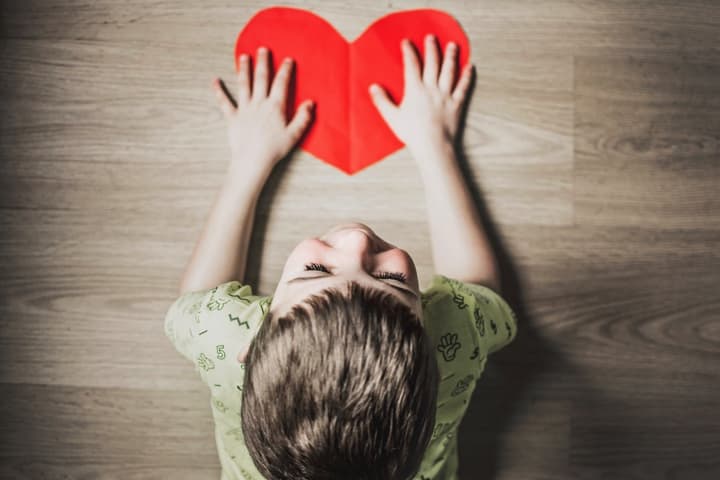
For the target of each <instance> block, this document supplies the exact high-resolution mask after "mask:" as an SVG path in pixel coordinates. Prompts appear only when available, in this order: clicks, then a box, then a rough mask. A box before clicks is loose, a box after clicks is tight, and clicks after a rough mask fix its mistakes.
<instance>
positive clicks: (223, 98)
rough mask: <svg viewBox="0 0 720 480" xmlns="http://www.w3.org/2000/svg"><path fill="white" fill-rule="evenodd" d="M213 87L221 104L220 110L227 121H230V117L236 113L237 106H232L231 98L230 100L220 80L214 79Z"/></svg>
mask: <svg viewBox="0 0 720 480" xmlns="http://www.w3.org/2000/svg"><path fill="white" fill-rule="evenodd" d="M212 87H213V90H215V96H216V97H217V99H218V101H219V102H220V110H222V112H223V115H225V118H226V119H230V116H231V115H232V114H233V113H234V112H235V106H234V105H233V104H232V102H231V101H230V98H228V96H227V94H226V93H225V90H224V89H223V88H222V85H221V84H220V79H219V78H215V79H213V82H212Z"/></svg>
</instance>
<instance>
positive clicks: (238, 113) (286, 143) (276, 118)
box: [212, 47, 313, 174]
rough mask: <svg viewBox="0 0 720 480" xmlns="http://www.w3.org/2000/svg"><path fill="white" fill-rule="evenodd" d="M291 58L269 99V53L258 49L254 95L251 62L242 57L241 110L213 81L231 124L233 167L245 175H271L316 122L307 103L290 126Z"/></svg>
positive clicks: (238, 95) (281, 71)
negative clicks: (309, 126) (287, 112)
mask: <svg viewBox="0 0 720 480" xmlns="http://www.w3.org/2000/svg"><path fill="white" fill-rule="evenodd" d="M289 60H290V59H289V58H285V61H284V62H283V63H282V64H281V66H280V67H279V68H278V72H277V74H276V75H275V78H274V81H273V82H272V86H271V87H270V94H269V96H268V83H269V82H268V77H269V65H268V63H269V62H268V51H267V49H264V48H263V47H260V48H259V49H258V61H257V65H256V66H255V74H254V81H253V84H252V92H251V79H250V67H249V58H248V55H247V54H243V55H241V57H240V67H239V72H238V92H237V107H235V106H234V105H233V103H232V100H231V98H230V97H229V95H227V94H226V93H225V91H224V90H223V88H222V86H221V85H220V79H219V78H215V79H213V82H212V85H213V88H214V89H215V93H216V94H217V97H218V99H219V100H220V108H221V109H222V111H223V114H224V115H225V118H226V120H227V121H228V140H229V142H230V149H231V152H232V159H231V167H232V168H238V167H239V169H240V170H241V171H243V172H245V173H251V174H252V173H258V174H269V173H270V172H271V171H272V169H273V167H274V166H275V164H277V163H278V162H279V161H280V160H281V159H282V158H283V157H285V155H287V154H288V152H289V151H290V150H292V148H293V147H294V146H295V144H296V143H297V141H298V140H299V139H300V137H301V136H302V134H303V132H304V131H305V129H306V128H307V126H308V125H309V124H310V120H311V118H312V115H311V110H312V103H313V102H312V101H311V100H306V101H305V102H303V103H302V104H301V105H300V106H299V107H298V109H297V111H296V112H295V116H294V117H293V119H292V120H291V121H290V123H289V124H287V125H286V121H285V108H286V103H287V90H288V83H289V81H290V73H291V70H292V62H291V61H289Z"/></svg>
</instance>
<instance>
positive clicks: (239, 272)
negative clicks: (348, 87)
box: [180, 47, 312, 295]
mask: <svg viewBox="0 0 720 480" xmlns="http://www.w3.org/2000/svg"><path fill="white" fill-rule="evenodd" d="M268 60H269V59H268V51H267V49H264V48H263V47H261V48H259V49H258V62H257V65H256V68H255V75H254V76H255V81H254V82H252V83H251V77H250V62H249V56H247V55H241V56H240V65H239V68H238V91H237V101H236V103H237V107H236V106H235V104H234V103H233V101H232V100H231V98H230V97H229V95H228V94H226V93H225V90H224V89H223V88H222V86H221V85H220V82H219V81H218V80H217V79H213V83H212V85H213V88H214V89H215V92H216V94H217V96H218V99H219V100H220V107H221V109H222V111H223V113H224V115H225V119H226V120H227V121H228V139H229V141H230V150H231V152H232V156H231V161H230V166H229V168H228V173H227V176H226V177H225V181H224V182H223V185H222V187H221V189H220V192H219V193H218V196H217V199H216V200H215V203H214V205H213V207H212V210H211V211H210V215H209V216H208V219H207V221H206V222H205V227H204V229H203V231H202V233H201V234H200V239H199V240H198V242H197V244H196V245H195V249H194V251H193V254H192V257H191V258H190V262H189V263H188V266H187V268H186V269H185V273H184V274H183V277H182V279H181V280H180V294H181V295H182V294H183V293H186V292H193V291H198V290H206V289H209V288H213V287H215V286H217V285H220V284H222V283H225V282H229V281H231V280H237V281H239V282H241V283H243V279H244V276H245V263H246V259H247V250H248V246H249V245H248V244H249V242H250V233H251V231H252V230H251V229H252V226H253V222H254V217H255V205H256V203H257V199H258V196H259V195H260V192H261V190H262V187H263V185H264V184H265V181H266V180H267V178H268V176H269V175H270V173H271V172H272V169H273V168H274V166H275V165H276V164H277V163H278V162H279V161H280V160H281V159H282V158H283V157H285V156H286V155H287V154H288V153H289V152H290V150H292V149H293V148H294V146H295V144H296V143H297V141H298V140H299V139H300V137H301V136H302V134H303V133H304V131H305V129H306V128H307V127H308V125H309V124H310V119H311V114H310V108H311V106H312V103H311V102H309V101H305V102H303V104H301V105H300V107H298V109H297V111H296V112H295V115H294V117H293V119H292V120H291V121H290V123H289V124H288V123H287V122H286V120H285V109H286V103H287V90H288V84H289V81H290V72H291V68H292V63H291V62H289V61H288V60H289V59H286V60H285V62H283V64H282V66H281V67H280V68H279V69H278V71H277V74H276V75H275V79H274V80H273V82H272V85H269V66H268ZM251 85H252V91H251ZM268 88H270V92H269V94H268Z"/></svg>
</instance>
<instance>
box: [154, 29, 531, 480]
mask: <svg viewBox="0 0 720 480" xmlns="http://www.w3.org/2000/svg"><path fill="white" fill-rule="evenodd" d="M425 41H426V48H425V52H426V53H425V62H424V64H425V65H424V69H422V71H421V68H420V65H419V61H418V58H417V56H416V53H415V51H414V49H413V47H412V45H410V43H409V42H407V41H403V42H402V45H401V48H402V51H403V64H404V82H405V94H404V98H403V101H402V103H401V104H400V105H399V106H395V105H393V104H392V103H391V102H390V100H389V99H388V97H387V95H386V94H385V93H384V92H383V91H382V90H381V89H379V88H371V89H370V95H371V96H372V99H373V102H374V104H375V105H376V107H377V108H378V111H379V112H380V114H381V115H382V117H383V118H384V119H385V121H386V122H387V123H388V125H389V127H390V128H391V129H392V130H393V131H394V132H395V134H396V135H397V136H398V138H400V139H401V140H403V142H404V143H405V144H406V145H407V147H408V148H409V149H410V151H411V153H412V155H413V157H414V158H415V159H416V160H417V163H418V166H419V169H420V171H421V173H422V178H423V180H424V184H425V191H426V198H427V205H428V211H429V225H430V229H431V241H432V249H433V257H434V261H435V271H436V274H435V275H434V276H433V279H432V282H431V284H430V286H429V287H428V288H427V289H426V290H425V291H423V292H421V291H420V288H419V282H418V276H417V271H416V269H415V264H414V262H413V260H412V258H411V257H410V256H409V255H408V254H407V252H405V251H404V250H402V249H399V248H397V247H395V246H394V245H390V244H388V243H387V242H385V241H384V240H382V239H381V238H380V237H379V236H378V235H377V234H376V233H375V232H373V230H372V229H370V228H369V227H368V226H367V225H364V224H362V223H351V224H347V225H340V226H337V227H335V228H333V229H331V230H330V231H329V232H327V233H326V234H325V235H323V236H321V237H320V238H309V239H306V240H304V241H302V242H301V243H300V244H299V245H298V246H297V247H296V248H295V250H294V251H293V252H292V253H291V254H290V256H289V258H288V260H287V262H286V264H285V267H284V270H283V273H282V276H281V279H280V281H279V283H278V285H277V289H276V290H275V292H274V294H273V295H270V296H259V295H253V292H252V289H251V287H250V286H249V285H246V284H243V283H242V282H241V281H240V280H236V279H238V278H239V279H242V278H243V276H244V265H245V254H246V250H247V243H248V238H249V229H250V227H251V226H252V222H253V212H254V206H255V202H256V200H257V195H258V192H259V190H260V188H262V184H263V182H264V181H265V179H266V178H267V175H268V174H269V172H270V171H271V170H272V168H273V166H274V165H275V164H276V163H277V161H278V160H279V159H280V158H282V157H283V156H285V155H286V154H287V152H288V151H289V150H290V149H291V148H292V146H293V145H294V144H295V142H296V141H297V140H298V139H299V138H300V136H301V134H302V132H303V131H304V129H305V128H306V126H307V124H308V121H309V118H310V110H309V109H306V107H305V106H302V107H301V108H300V109H298V113H297V114H296V116H295V117H294V118H293V120H292V121H291V122H290V124H289V125H287V126H286V125H285V120H284V116H283V114H282V112H283V111H284V102H285V99H286V96H285V95H286V90H287V81H288V78H289V70H290V66H289V64H287V63H285V64H283V66H282V67H281V68H280V69H279V70H278V74H277V76H276V79H275V81H274V83H273V84H272V89H271V91H270V94H269V96H268V95H267V88H268V82H267V77H268V66H267V50H266V49H260V50H259V52H258V58H259V61H258V64H257V66H256V70H255V75H254V76H255V86H254V89H253V93H252V94H251V91H250V90H251V89H250V78H249V67H248V61H247V58H245V59H242V60H241V66H240V69H239V89H238V100H237V103H238V107H237V109H236V108H235V107H234V106H233V105H232V103H231V102H230V100H229V99H228V98H227V96H226V95H224V94H223V92H222V90H221V88H220V86H219V84H218V83H217V82H216V83H215V87H216V91H217V92H218V96H219V98H220V100H221V105H222V109H223V111H224V112H225V115H226V117H227V118H228V120H229V125H230V130H229V136H230V145H231V149H232V153H233V155H232V161H231V163H230V168H229V171H228V176H227V178H228V180H227V181H226V182H225V184H224V185H223V188H222V189H221V191H220V193H219V195H218V198H217V201H216V204H215V205H214V207H213V210H212V212H211V214H210V216H209V218H208V221H207V224H206V226H205V229H204V231H203V233H202V235H201V238H200V240H199V242H198V244H197V245H196V247H195V251H194V253H193V257H192V259H191V261H190V264H189V265H188V268H187V270H186V272H185V275H184V277H183V281H182V282H181V289H180V293H181V296H180V297H179V298H178V299H177V300H176V301H175V302H174V303H173V304H172V305H171V306H170V308H169V310H168V312H167V314H166V317H165V332H166V335H167V336H168V337H169V338H170V340H171V341H172V342H173V344H174V345H175V347H176V348H177V350H178V351H179V352H180V353H182V354H183V355H184V356H185V357H186V358H187V359H188V360H190V361H192V362H193V363H194V365H195V368H196V370H197V371H198V372H199V374H200V376H201V377H202V379H203V380H204V381H205V382H206V383H207V385H208V386H209V388H210V393H211V409H212V413H213V417H214V420H215V439H216V443H217V448H218V454H219V457H220V462H221V465H222V477H221V478H222V479H223V480H227V479H262V478H266V479H293V480H298V479H308V480H319V479H323V480H324V479H342V480H347V479H368V480H370V479H373V480H375V479H382V480H406V479H408V480H409V479H417V480H420V479H455V478H457V469H458V455H457V453H458V452H457V431H458V426H459V424H460V421H461V419H462V417H463V415H464V413H465V410H466V408H467V406H468V402H469V399H470V397H471V395H472V392H473V390H474V389H475V385H476V382H477V380H478V378H479V377H480V375H481V373H482V371H483V369H484V367H485V364H486V361H487V357H488V355H489V354H491V353H493V352H495V351H497V350H499V349H500V348H502V347H503V346H505V345H506V344H508V343H509V342H511V341H512V340H513V339H514V338H515V335H516V332H517V322H516V318H515V314H514V312H513V311H512V309H511V308H510V306H509V305H508V304H507V303H506V302H505V301H504V300H503V299H502V297H500V295H499V293H498V292H499V291H500V282H499V271H498V268H497V263H496V261H495V258H494V257H493V254H492V251H491V248H490V246H489V243H488V241H487V237H486V235H485V232H484V231H483V229H482V227H481V224H480V222H479V219H478V218H477V213H476V211H475V209H474V208H473V205H472V201H471V198H470V196H469V194H468V192H467V189H466V187H465V185H464V183H463V179H462V176H461V174H460V171H459V169H458V168H457V164H456V157H455V154H454V145H455V137H456V132H457V128H458V120H459V117H460V114H459V112H460V107H461V104H462V102H463V101H464V100H465V96H466V93H467V90H468V85H469V84H470V76H471V69H470V68H469V67H470V65H467V66H466V67H465V69H464V70H463V73H462V75H461V76H460V79H459V80H458V84H457V86H456V88H455V89H454V90H453V89H452V85H453V83H454V67H455V64H454V62H455V54H456V53H457V51H456V50H457V48H456V47H455V46H454V45H453V44H452V43H449V44H448V47H447V50H446V54H445V59H444V62H443V64H442V70H441V71H440V72H438V71H439V61H438V51H437V45H436V43H435V38H434V37H432V36H428V37H426V40H425ZM438 76H439V78H438ZM251 95H252V96H251ZM306 105H307V104H306ZM228 217H229V218H231V219H232V220H233V221H230V222H228V221H227V218H228ZM234 220H237V221H234ZM311 270H312V271H317V272H310V271H311Z"/></svg>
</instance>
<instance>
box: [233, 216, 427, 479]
mask: <svg viewBox="0 0 720 480" xmlns="http://www.w3.org/2000/svg"><path fill="white" fill-rule="evenodd" d="M356 225H357V224H356ZM362 227H363V228H362V231H366V230H365V229H366V228H367V227H365V226H364V225H363V226H362ZM352 228H357V227H356V226H353V227H352ZM368 230H369V229H368ZM353 232H355V233H353ZM358 232H359V231H358V230H347V229H344V230H342V231H340V230H335V234H328V235H327V236H326V237H324V240H325V241H327V242H328V244H329V245H327V244H326V243H325V242H323V241H319V240H316V239H311V240H310V245H306V246H303V244H301V245H299V246H298V248H296V250H295V252H293V254H292V255H291V256H290V258H289V260H288V264H287V265H286V271H285V272H284V274H283V280H281V283H282V281H284V280H287V279H292V278H295V276H297V273H299V272H297V273H296V274H295V276H291V275H290V274H291V270H289V269H288V267H290V268H292V267H293V265H295V263H294V262H296V261H300V260H302V261H301V262H300V263H303V262H305V261H306V262H314V263H318V264H322V265H326V264H327V267H328V270H330V272H333V273H334V275H335V276H338V277H340V281H333V280H336V279H333V280H331V281H330V282H327V281H326V280H325V279H323V280H318V281H317V282H309V283H310V284H311V285H312V284H315V285H317V287H315V285H312V286H313V287H315V288H313V290H312V291H309V289H308V290H304V291H303V292H302V293H296V292H291V291H288V290H286V291H285V294H286V295H287V297H286V298H284V299H282V301H280V302H278V304H275V302H274V300H273V307H272V308H271V309H270V311H269V313H268V314H267V316H266V318H265V320H264V321H263V323H262V325H261V326H260V329H259V330H258V332H257V334H256V336H255V338H254V339H253V341H252V343H251V344H250V348H249V350H248V354H247V362H246V372H245V384H244V387H243V392H242V396H243V398H242V429H243V435H244V438H245V443H246V445H247V448H248V451H249V452H250V455H251V456H252V458H253V461H254V462H255V465H256V466H257V468H258V470H259V471H260V473H262V474H263V476H264V477H265V478H268V479H337V478H342V479H350V480H353V479H358V480H360V479H368V480H369V479H373V480H375V479H388V480H390V479H392V480H404V479H409V478H411V477H412V476H413V475H415V474H416V473H417V471H418V470H419V467H420V462H421V460H422V458H423V455H424V453H425V450H426V448H427V445H428V443H429V441H430V438H431V435H432V430H433V426H434V424H435V411H436V406H437V389H438V384H439V378H438V377H439V373H438V367H437V363H436V360H435V354H434V352H433V350H432V345H431V342H430V340H429V338H428V336H427V333H426V332H425V329H424V328H423V325H422V310H420V314H419V315H418V313H417V311H416V309H415V308H414V307H415V305H414V304H415V302H414V301H409V300H408V297H406V296H404V295H403V294H401V293H400V292H398V291H396V290H395V289H394V288H391V287H390V288H387V287H388V286H389V285H390V284H396V285H398V286H399V285H402V283H401V282H399V281H395V280H392V279H389V280H388V279H381V280H380V279H378V280H377V282H387V283H385V284H384V286H385V287H386V288H382V287H383V285H380V286H378V285H377V284H376V282H375V280H376V279H373V278H372V277H370V276H369V274H368V273H367V272H363V268H365V267H367V268H372V270H369V271H370V273H371V274H373V275H374V274H375V272H376V271H388V272H396V271H404V273H405V274H406V275H407V279H408V280H410V279H412V284H413V287H412V289H413V291H415V292H417V290H416V289H417V275H416V272H415V268H414V265H413V264H412V259H410V257H409V256H408V255H407V253H404V252H402V251H399V252H402V253H398V251H397V249H395V250H384V249H385V248H386V247H388V245H387V244H386V243H384V242H382V240H380V239H378V238H377V237H376V236H375V235H374V234H373V233H371V231H370V232H368V233H369V234H370V237H368V236H366V235H364V234H361V235H357V233H358ZM366 232H367V231H366ZM363 238H364V239H365V240H363ZM367 240H372V242H371V243H372V248H369V244H368V242H367ZM306 242H307V241H306ZM306 242H303V243H306ZM305 248H307V250H303V249H305ZM380 250H384V251H382V252H381V251H380ZM309 253H312V254H313V255H311V256H310V255H308V254H309ZM403 253H404V254H403ZM306 257H308V258H306ZM309 257H311V258H309ZM375 268H377V270H376V269H375ZM285 274H288V276H287V277H286V275H285ZM305 275H307V273H306V274H305ZM305 275H301V276H305ZM321 275H322V276H329V274H326V273H323V274H321ZM321 275H317V274H315V275H307V276H321ZM301 285H302V286H301ZM301 285H294V286H285V287H284V288H289V287H290V288H291V289H292V288H298V289H305V288H307V287H310V286H311V285H307V286H306V285H304V284H301ZM281 288H283V286H282V285H278V290H280V289H281ZM308 292H309V293H308ZM302 295H306V296H305V297H303V296H302ZM275 298H277V297H275ZM292 302H295V303H292ZM417 304H418V305H417V306H418V307H419V306H420V301H419V293H418V297H417Z"/></svg>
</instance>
